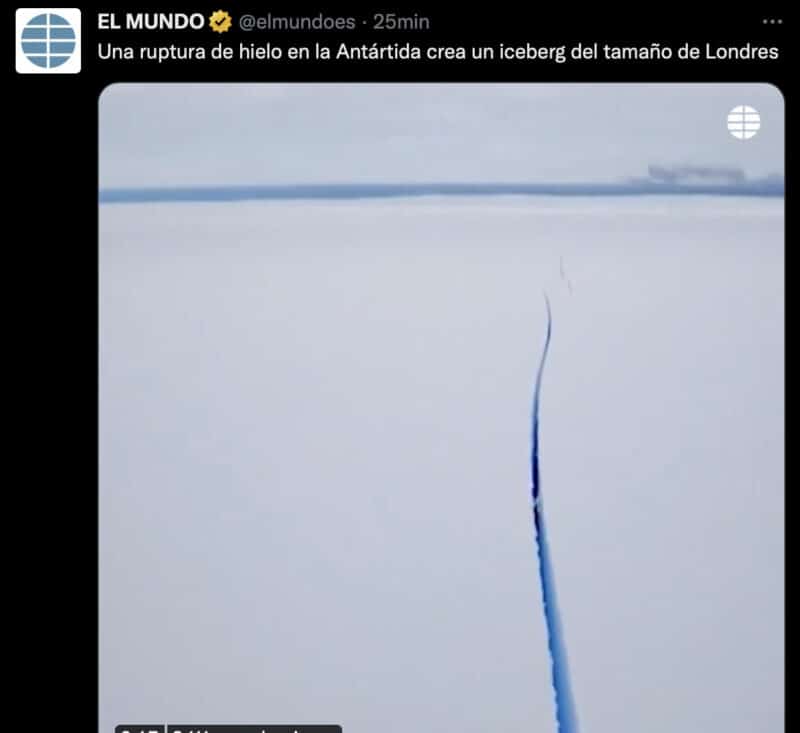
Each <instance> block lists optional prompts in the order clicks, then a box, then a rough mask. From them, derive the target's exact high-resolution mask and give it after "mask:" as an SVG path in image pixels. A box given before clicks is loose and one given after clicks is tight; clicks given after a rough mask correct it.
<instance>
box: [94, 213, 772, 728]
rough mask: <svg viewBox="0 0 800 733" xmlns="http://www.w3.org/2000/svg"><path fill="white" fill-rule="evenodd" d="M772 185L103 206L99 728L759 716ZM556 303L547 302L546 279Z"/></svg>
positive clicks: (707, 720)
mask: <svg viewBox="0 0 800 733" xmlns="http://www.w3.org/2000/svg"><path fill="white" fill-rule="evenodd" d="M783 205H784V202H783V200H776V199H773V200H758V199H735V198H727V199H723V198H705V197H696V198H695V197H691V198H689V197H683V198H667V197H665V198H658V197H652V198H613V199H601V198H592V199H547V198H475V199H458V198H452V199H449V198H431V199H414V200H411V199H408V200H406V199H398V200H389V201H383V200H378V201H370V202H361V201H347V202H325V201H316V202H313V203H310V202H302V201H294V202H270V201H260V202H245V203H237V204H215V203H204V204H136V205H134V204H131V205H104V206H101V208H100V274H99V286H100V303H99V307H100V342H99V346H100V363H99V367H100V385H99V388H100V393H99V399H100V405H99V419H100V466H99V470H100V487H99V488H100V495H99V506H100V665H101V666H100V726H101V730H111V728H112V727H113V726H114V725H116V724H118V723H121V722H129V721H131V720H141V719H147V720H155V721H171V722H178V721H180V722H185V721H186V720H192V721H196V722H205V723H214V722H217V723H225V722H228V723H235V722H241V723H248V722H249V723H255V722H258V723H268V722H273V723H282V722H283V723H292V722H297V723H302V722H306V723H325V722H328V723H340V724H342V725H343V727H344V731H345V732H346V733H377V732H378V731H381V732H382V733H383V732H386V733H407V732H408V731H412V730H413V731H421V732H423V733H426V732H428V731H430V732H431V733H451V732H453V733H455V732H456V731H457V732H458V733H473V732H474V733H478V731H480V732H481V733H483V731H487V730H493V731H494V730H497V731H503V732H504V733H506V732H508V733H517V732H519V733H522V732H523V731H525V732H526V733H527V732H530V731H554V730H555V722H554V711H553V697H552V688H551V684H550V677H549V659H548V655H547V644H546V638H545V627H544V619H543V615H542V610H541V598H540V592H539V586H538V580H537V575H536V573H537V568H536V557H535V553H534V545H533V535H532V525H531V513H530V487H529V469H528V459H529V437H530V436H529V429H530V399H531V390H532V386H533V378H534V371H535V368H536V364H537V359H538V357H539V354H540V351H541V346H542V339H543V337H544V327H545V306H544V296H543V292H544V291H545V290H546V291H547V293H548V295H549V297H550V300H551V303H552V309H553V340H552V344H551V349H550V355H549V360H548V364H547V368H546V371H545V375H544V384H543V392H542V404H541V426H540V430H541V433H540V440H541V443H540V452H541V469H542V496H543V506H544V511H545V514H546V517H547V522H548V532H549V535H550V543H551V548H552V553H553V562H554V566H555V576H556V582H557V586H558V594H559V602H560V606H561V613H562V618H563V622H564V632H565V636H566V641H567V651H568V654H569V659H570V666H571V673H572V678H573V687H574V693H575V698H576V707H577V712H578V718H579V723H580V726H581V729H582V730H583V731H585V732H592V731H594V732H603V731H616V732H618V733H641V731H648V733H674V732H675V731H681V733H708V732H709V731H726V733H751V732H753V731H765V730H777V729H778V728H779V726H781V725H782V720H783V710H784V699H783V639H784V632H783V628H784V627H783V623H784V618H783V600H784V591H783V569H784V565H783V548H784V534H783V511H784V474H783V463H784V411H783V401H784V241H783V237H784V232H783V226H784V223H783V221H784V220H783ZM570 289H571V292H570Z"/></svg>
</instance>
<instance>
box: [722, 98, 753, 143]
mask: <svg viewBox="0 0 800 733" xmlns="http://www.w3.org/2000/svg"><path fill="white" fill-rule="evenodd" d="M760 128H761V115H760V114H758V110H757V109H755V108H754V107H748V106H747V105H746V104H740V105H739V106H738V107H734V108H733V109H732V110H731V111H730V112H728V132H730V134H731V135H733V136H734V137H735V138H737V139H738V140H749V139H750V138H751V137H753V135H755V134H756V133H757V132H758V131H759V129H760Z"/></svg>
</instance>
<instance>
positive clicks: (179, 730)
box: [167, 724, 342, 733]
mask: <svg viewBox="0 0 800 733" xmlns="http://www.w3.org/2000/svg"><path fill="white" fill-rule="evenodd" d="M167 733H342V726H341V725H299V724H298V725H196V724H192V725H169V726H167Z"/></svg>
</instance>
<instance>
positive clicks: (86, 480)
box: [3, 2, 793, 733]
mask: <svg viewBox="0 0 800 733" xmlns="http://www.w3.org/2000/svg"><path fill="white" fill-rule="evenodd" d="M61 4H62V5H68V3H61ZM531 5H532V7H530V8H527V9H526V10H525V11H524V12H523V11H522V10H520V9H510V8H501V7H500V6H499V5H498V4H497V3H490V4H485V5H483V6H477V7H476V8H474V9H467V7H466V4H462V5H461V6H460V7H457V8H456V9H454V10H451V11H449V12H445V11H443V10H438V11H434V10H425V9H424V8H423V7H421V6H417V7H413V6H411V7H409V6H404V7H397V6H391V5H383V6H375V7H372V8H369V9H368V11H367V12H361V13H356V12H355V11H354V10H348V9H347V8H346V7H344V6H338V7H337V8H336V9H335V10H333V9H331V8H330V7H327V8H323V7H322V6H314V5H302V4H300V3H295V4H291V5H287V4H281V5H268V4H267V3H264V4H263V5H254V4H247V5H243V4H241V3H233V2H221V3H219V4H218V5H215V6H207V5H206V6H203V5H176V6H171V7H165V6H161V7H152V6H151V7H136V6H128V7H124V8H117V9H116V10H117V11H118V12H119V13H122V12H124V11H137V12H138V11H141V12H147V11H150V12H166V11H169V10H172V11H175V12H187V13H189V12H198V11H199V12H202V13H203V14H204V15H205V16H208V15H210V13H211V12H213V11H214V10H216V9H218V8H222V9H225V10H228V11H229V12H230V13H231V14H232V15H233V17H234V27H233V28H232V29H231V31H230V32H228V33H226V34H217V33H213V32H211V31H210V30H209V31H206V32H197V31H194V32H191V31H184V32H181V31H176V32H173V33H166V32H158V33H149V32H123V31H113V32H112V31H98V30H97V29H96V28H95V26H96V15H95V13H94V12H93V11H102V12H109V11H114V10H115V8H113V7H111V6H103V7H100V8H93V9H89V8H87V7H86V6H80V7H81V10H82V12H83V27H82V34H83V64H82V65H83V68H82V71H81V73H80V74H78V75H52V76H50V75H19V74H16V72H15V68H14V63H15V62H14V41H15V36H14V11H15V8H14V7H11V8H9V9H7V10H5V11H4V14H5V19H6V21H7V24H6V33H5V43H6V69H7V74H8V79H9V82H10V85H11V87H10V88H11V95H10V97H6V100H5V101H6V104H5V105H4V106H3V110H4V116H5V117H6V120H7V121H8V122H10V130H9V129H8V126H5V127H6V132H5V134H4V137H5V140H4V143H5V144H4V145H3V148H4V150H6V151H8V152H10V153H11V162H10V163H7V164H6V166H5V169H6V184H7V185H6V186H5V187H4V188H5V190H6V191H7V194H6V195H7V196H8V197H9V198H8V199H7V200H6V206H5V207H4V209H5V211H6V222H5V224H6V225H5V227H4V231H5V236H4V237H3V240H4V242H5V246H6V252H7V253H8V254H9V255H10V257H8V258H7V259H6V263H5V264H6V266H5V267H4V270H3V275H4V280H5V282H6V283H8V284H9V285H10V286H11V287H10V288H6V289H5V297H4V301H5V304H4V305H5V308H4V314H5V317H4V318H3V323H4V326H5V328H4V331H5V338H4V339H3V346H4V348H3V354H4V362H5V364H6V365H7V367H9V376H8V377H6V379H5V384H6V390H7V393H8V394H9V395H10V396H11V398H12V399H11V404H12V408H11V410H10V413H7V414H9V418H7V421H6V422H7V425H8V427H7V430H6V431H4V432H6V435H7V436H8V437H7V438H6V439H5V441H4V442H6V446H7V447H6V450H5V451H4V455H5V456H6V457H7V460H8V463H7V467H6V471H5V476H6V481H5V482H4V483H5V488H6V493H7V496H8V497H9V498H10V501H9V502H8V503H7V505H6V507H5V508H6V511H5V512H4V513H3V516H4V518H5V523H6V526H7V527H8V528H9V530H10V531H8V532H6V544H7V549H6V562H5V563H4V566H5V568H6V578H5V580H6V593H5V594H4V595H5V596H6V597H7V598H13V599H14V600H13V602H12V603H9V606H10V610H11V612H12V617H13V619H12V621H10V622H7V633H8V635H9V636H10V637H11V638H12V640H13V638H14V637H17V638H19V639H20V640H21V641H22V648H21V652H22V653H21V654H20V656H19V660H18V664H17V666H16V668H15V670H16V671H15V673H14V676H15V679H16V680H17V682H18V683H19V686H20V687H21V689H22V692H23V693H26V694H27V695H30V696H31V701H30V702H28V703H23V702H22V701H21V700H16V699H15V700H12V701H11V703H10V705H11V706H12V707H15V708H17V709H18V710H19V711H20V712H22V713H23V714H24V716H25V718H26V719H27V720H28V721H30V724H32V725H35V726H37V727H40V722H39V721H40V719H41V720H47V719H48V718H50V717H56V718H58V719H59V720H60V721H63V722H61V723H59V725H58V726H55V727H53V728H52V729H53V730H59V731H61V730H64V731H81V730H84V731H95V730H97V702H98V698H97V683H98V678H97V654H98V647H97V617H98V616H97V598H98V595H97V564H98V553H97V336H98V321H97V319H98V309H97V268H98V259H97V207H98V205H97V184H98V178H97V111H98V104H97V99H98V95H99V93H100V92H101V91H102V89H103V88H104V87H105V86H107V85H108V84H110V83H113V82H116V81H140V82H142V81H152V82H165V81H204V82H225V81H263V82H269V81H283V82H286V81H314V82H325V81H354V82H367V81H373V82H374V81H420V82H425V81H454V82H491V81H497V82H499V81H504V82H510V81H538V82H544V81H562V82H566V81H571V82H612V81H613V82H633V81H637V82H642V81H648V82H668V81H670V82H679V81H681V82H719V83H725V82H747V81H750V82H769V83H773V84H775V85H776V86H778V88H779V89H780V90H781V91H782V92H783V94H784V98H785V100H786V114H787V119H789V118H790V115H791V110H792V109H793V99H792V94H791V93H790V92H789V89H788V64H787V56H788V55H789V54H790V53H791V52H792V50H793V49H792V48H791V47H789V42H788V39H789V33H790V32H791V28H792V26H791V23H790V21H789V20H788V18H787V17H786V16H783V15H781V14H780V13H778V14H776V15H770V14H768V12H767V11H766V10H763V11H761V12H759V10H758V8H756V9H752V8H749V7H747V6H745V7H744V8H739V7H734V6H732V5H729V6H727V8H726V9H721V10H720V11H719V12H718V13H717V14H716V17H711V18H709V17H702V16H699V15H698V9H697V8H692V9H685V10H680V9H678V8H675V7H673V6H668V5H657V4H654V5H652V6H650V5H645V4H640V5H639V7H638V8H636V9H635V10H629V11H618V12H616V13H615V12H612V11H611V10H610V9H609V8H608V7H603V9H602V12H595V13H594V14H592V15H589V14H587V13H586V11H583V10H580V9H578V6H577V5H574V6H573V5H570V6H568V7H567V6H565V7H563V8H562V12H561V13H560V17H556V16H555V15H554V14H553V13H552V11H549V12H548V13H547V14H544V13H543V12H539V10H538V8H536V7H535V4H531ZM377 11H387V12H392V11H394V12H397V13H401V14H403V15H412V14H413V13H414V12H417V13H419V14H420V15H427V16H428V17H430V18H431V26H432V28H431V30H429V31H414V32H394V33H387V32H382V33H366V34H365V33H363V32H362V31H358V32H356V31H353V32H342V33H340V34H336V33H335V32H330V31H327V32H319V33H311V32H305V33H288V32H285V33H271V34H267V33H265V32H255V31H254V32H252V33H245V32H242V31H240V30H239V29H237V28H236V25H235V22H236V18H238V17H239V16H240V15H242V14H243V13H246V12H247V13H252V14H253V15H256V16H259V15H266V14H267V13H268V12H270V13H272V14H273V15H291V16H299V15H316V14H318V13H319V12H323V13H324V14H325V15H329V16H333V15H335V16H346V15H358V17H359V18H368V17H370V16H371V15H372V13H373V12H377ZM771 17H782V18H783V24H780V25H778V24H764V22H763V20H764V19H765V18H771ZM340 40H341V41H346V42H348V43H350V44H356V43H361V42H367V41H368V42H370V43H371V42H373V41H378V42H380V43H390V42H401V43H402V42H405V41H410V42H413V43H417V44H430V43H433V44H436V45H447V44H455V45H472V44H478V43H480V44H485V45H489V44H492V43H498V42H503V43H507V44H512V43H523V44H524V43H526V42H531V43H533V44H535V45H537V46H544V45H560V44H570V43H574V42H578V41H580V42H583V43H593V42H599V43H601V44H602V43H613V44H619V45H636V46H644V45H649V44H650V43H653V42H660V43H662V44H675V45H679V44H682V43H684V42H689V43H693V44H696V45H700V46H701V47H702V46H704V44H705V43H715V44H720V45H725V46H740V45H744V44H746V43H751V44H754V45H765V46H770V45H776V46H778V47H779V48H780V49H781V59H780V60H778V61H758V62H757V61H741V62H720V61H716V62H707V63H703V62H699V61H694V62H692V63H687V62H680V61H677V60H673V61H659V62H654V63H621V62H615V63H603V62H589V63H587V62H581V63H574V62H569V61H567V63H565V64H562V65H557V64H553V63H542V64H539V63H530V62H516V63H510V62H505V63H503V64H497V63H495V64H491V63H490V64H480V63H477V62H457V61H456V62H450V63H447V62H425V61H419V62H413V63H411V62H368V63H358V62H347V63H325V62H315V61H304V62H302V63H299V62H250V63H244V62H234V61H226V62H224V63H219V62H218V63H210V62H206V63H204V64H192V65H190V64H188V63H180V64H179V63H176V62H172V63H168V64H161V65H158V64H155V63H149V64H136V63H135V62H126V63H121V62H116V63H115V62H104V63H103V62H97V61H95V60H94V56H95V53H96V47H97V44H98V42H99V41H111V42H114V43H115V44H116V45H126V44H128V45H137V44H153V45H155V44H159V45H163V44H169V43H176V44H181V45H183V44H185V45H198V44H201V43H203V44H205V45H207V46H208V47H210V46H211V45H214V44H216V43H217V42H219V41H224V42H225V43H226V44H233V45H235V46H238V43H239V42H240V41H245V42H255V43H261V44H263V43H264V42H266V41H271V42H273V43H281V44H282V45H284V46H285V45H290V44H293V43H294V44H312V43H313V42H314V41H320V42H327V43H334V42H338V41H340ZM132 113H135V110H132ZM788 129H789V128H788V126H787V132H788ZM787 137H788V136H787ZM786 143H787V144H786V149H787V156H788V151H789V149H790V148H791V141H790V139H787V141H786ZM54 169H56V172H55V173H54ZM786 177H787V186H788V184H789V172H788V160H787V168H786ZM787 195H788V187H787ZM787 213H789V212H788V211H787ZM789 218H791V217H788V218H787V222H786V226H787V232H788V231H789V226H790V224H789ZM787 239H788V237H787ZM788 255H789V252H787V271H788V270H789V268H790V263H789V260H790V258H789V257H788ZM787 301H789V302H790V301H791V298H787ZM787 315H788V314H787ZM787 320H788V318H787ZM787 388H788V384H787ZM789 393H790V390H788V389H787V401H788V396H789ZM787 407H788V405H787ZM788 498H789V497H788V496H787V499H788ZM787 505H788V501H787ZM788 513H789V512H788V508H787V514H788ZM23 626H24V627H25V629H26V631H23ZM787 631H788V628H787ZM788 636H789V635H788V634H787V638H788ZM209 694H213V691H209ZM731 704H732V705H735V704H736V703H735V701H731ZM142 715H143V716H144V717H148V711H142ZM33 721H37V722H33ZM330 722H332V723H335V722H336V721H330ZM45 729H47V730H50V727H49V726H45ZM421 730H422V729H421ZM376 733H377V732H376Z"/></svg>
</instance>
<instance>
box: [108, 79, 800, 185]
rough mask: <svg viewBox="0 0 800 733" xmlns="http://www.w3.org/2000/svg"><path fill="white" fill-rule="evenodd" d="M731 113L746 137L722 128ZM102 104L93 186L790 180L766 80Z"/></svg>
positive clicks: (323, 87) (301, 88)
mask: <svg viewBox="0 0 800 733" xmlns="http://www.w3.org/2000/svg"><path fill="white" fill-rule="evenodd" d="M739 104H749V105H752V106H754V107H756V108H757V109H758V110H759V112H760V113H761V116H762V129H761V131H760V132H759V133H758V135H756V137H754V138H752V139H751V140H747V141H741V140H736V139H734V138H733V137H731V135H730V134H728V132H727V130H726V116H727V113H728V111H729V110H730V109H731V108H733V107H734V106H736V105H739ZM99 105H100V112H99V113H100V186H101V187H113V186H165V185H192V184H196V185H202V184H207V185H224V184H257V183H303V182H385V181H609V180H619V179H620V178H627V177H629V176H640V175H643V174H645V172H646V169H647V165H648V164H650V163H656V164H664V165H684V164H691V165H724V166H734V167H739V168H742V169H743V170H745V171H746V172H747V174H748V175H750V176H762V175H767V174H770V173H782V172H783V155H784V151H783V139H784V105H783V98H782V96H781V94H780V92H779V91H778V90H777V89H776V88H775V87H773V86H770V85H768V84H114V85H112V86H110V87H108V88H107V89H106V90H105V91H104V92H103V94H102V95H101V97H100V103H99Z"/></svg>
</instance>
